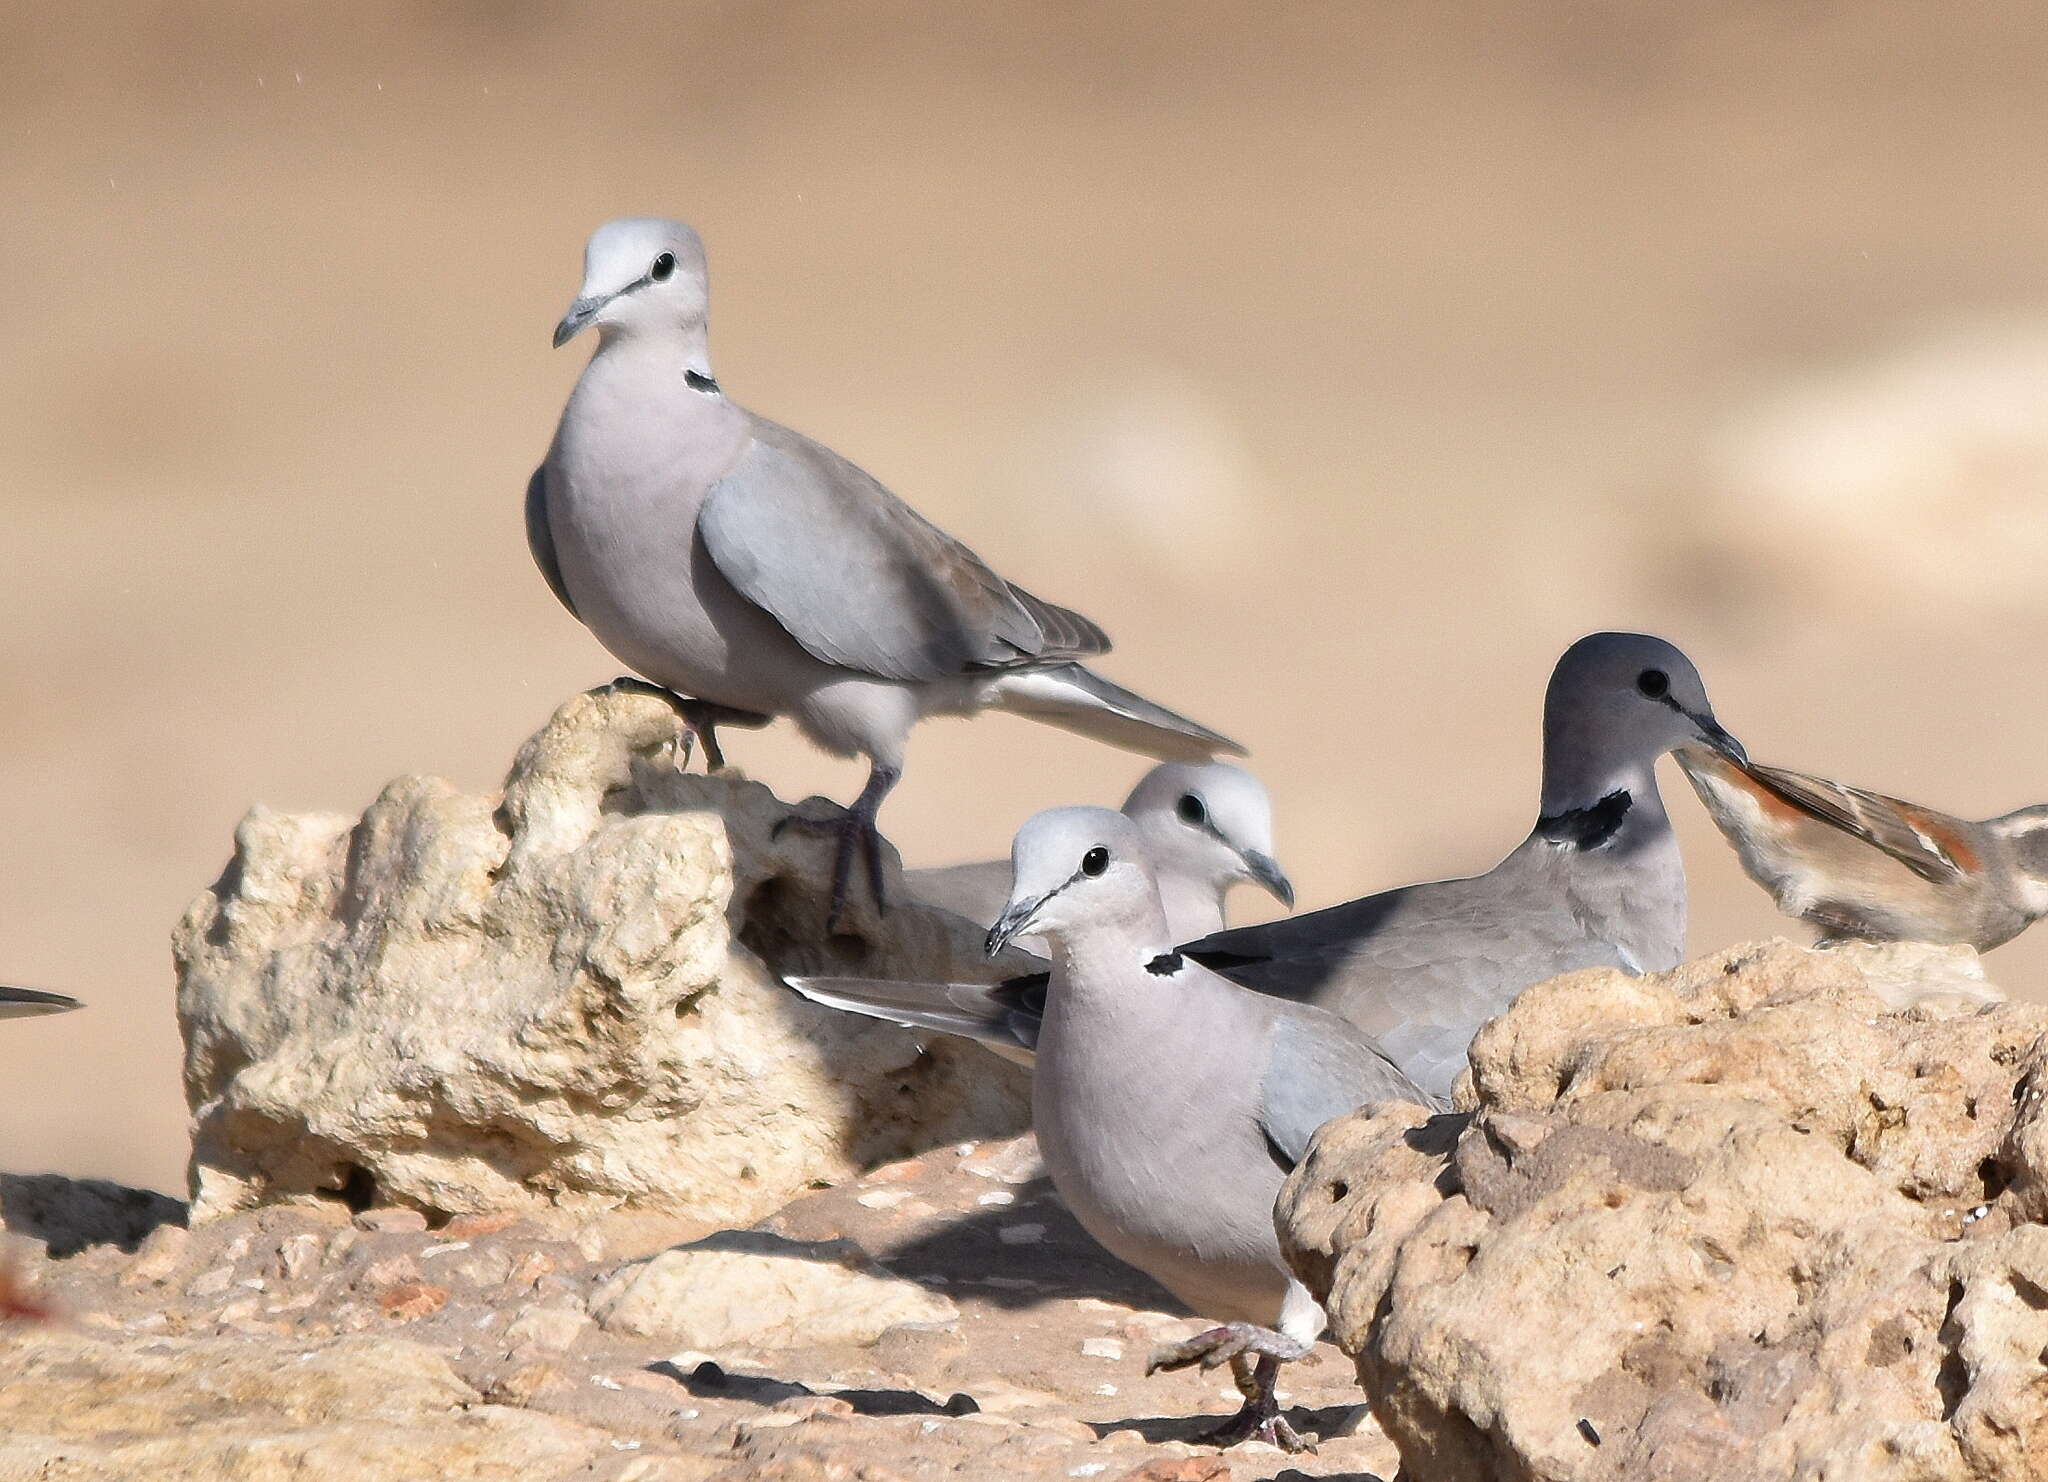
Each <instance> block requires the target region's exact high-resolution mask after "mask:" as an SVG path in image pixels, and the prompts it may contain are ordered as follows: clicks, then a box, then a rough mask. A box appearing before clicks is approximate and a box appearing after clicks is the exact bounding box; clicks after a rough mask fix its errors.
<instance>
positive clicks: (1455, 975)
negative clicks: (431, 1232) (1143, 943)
mask: <svg viewBox="0 0 2048 1482" xmlns="http://www.w3.org/2000/svg"><path fill="white" fill-rule="evenodd" d="M1648 675H1655V676H1657V677H1658V680H1659V681H1661V684H1662V688H1661V691H1660V693H1659V694H1657V695H1654V696H1653V695H1650V694H1647V693H1645V692H1644V689H1643V683H1644V679H1645V676H1648ZM1657 687H1658V685H1657V682H1656V681H1653V682H1651V688H1657ZM1687 743H1693V744H1705V745H1706V746H1708V747H1711V748H1714V749H1716V750H1717V752H1719V753H1721V754H1726V755H1732V756H1740V755H1741V748H1740V746H1739V745H1738V744H1737V743H1736V741H1735V740H1734V738H1733V737H1731V736H1730V735H1729V734H1728V733H1727V732H1726V731H1725V730H1723V729H1722V728H1721V726H1720V723H1719V722H1718V721H1717V720H1715V718H1714V714H1713V710H1712V708H1711V706H1710V705H1709V704H1708V701H1707V695H1706V687H1705V685H1704V684H1703V683H1702V682H1701V680H1700V678H1699V675H1698V673H1697V671H1695V670H1694V668H1693V666H1692V663H1691V661H1690V660H1688V659H1687V658H1686V657H1685V656H1684V655H1683V654H1682V653H1680V652H1679V651H1678V650H1677V649H1676V648H1674V647H1672V646H1671V645H1670V644H1668V643H1666V642H1664V641H1663V640H1662V639H1658V638H1650V637H1646V636H1644V635H1641V634H1634V633H1596V634H1593V635H1592V636H1590V637H1588V638H1584V639H1581V640H1580V641H1579V642H1578V643H1576V644H1574V645H1572V647H1571V648H1570V649H1569V650H1568V651H1567V652H1566V653H1565V655H1564V656H1563V657H1562V658H1561V659H1559V660H1558V663H1557V667H1556V669H1555V670H1554V671H1553V672H1552V675H1551V680H1550V686H1549V690H1548V693H1547V695H1546V697H1545V703H1544V749H1543V791H1542V800H1541V804H1540V808H1539V813H1540V816H1539V817H1538V819H1537V821H1536V826H1535V827H1534V828H1533V829H1531V830H1530V833H1529V836H1528V838H1526V839H1525V840H1523V842H1522V843H1521V845H1520V846H1519V847H1517V848H1516V849H1515V850H1514V851H1513V852H1512V853H1510V854H1509V855H1508V856H1507V857H1506V858H1505V859H1503V860H1502V861H1501V862H1500V863H1499V864H1497V865H1496V866H1494V867H1493V868H1492V869H1491V870H1489V871H1487V872H1486V873H1485V874H1483V875H1474V876H1470V877H1468V878H1464V879H1456V880H1439V881H1434V882H1431V883H1428V884H1422V885H1409V886H1404V887H1401V888H1400V889H1396V890H1388V891H1383V892H1381V893H1380V894H1378V895H1370V896H1366V897H1363V898H1362V899H1359V900H1354V901H1347V902H1345V903H1343V904H1342V905H1336V906H1330V907H1327V908H1326V909H1324V910H1321V911H1311V912H1307V913H1305V914H1302V915H1299V916H1291V917H1285V918H1282V919H1280V920H1277V921H1269V922H1265V923H1262V924H1260V925H1257V926H1246V927H1239V928H1237V929H1235V930H1231V931H1222V932H1216V933H1213V934H1211V935H1209V936H1206V937H1202V938H1199V939H1197V940H1195V941H1192V942H1188V943H1187V944H1186V945H1185V946H1184V947H1183V948H1182V950H1183V951H1185V952H1186V953H1187V954H1189V955H1190V956H1191V957H1193V958H1195V959H1196V960H1197V961H1199V962H1201V963H1203V964H1204V965H1205V966H1208V967H1210V968H1212V969H1214V970H1215V971H1216V972H1219V973H1221V974H1223V975H1224V976H1225V977H1228V978H1230V979H1232V980H1233V981H1234V982H1237V983H1240V984H1242V985H1244V986H1245V987H1248V988H1255V989H1257V990H1259V991H1260V992H1262V993H1268V994H1272V995H1274V996H1276V997H1280V998H1286V999H1291V1000H1297V1001H1301V1002H1305V1003H1314V1004H1318V1005H1321V1006H1322V1007H1324V1008H1327V1009H1329V1010H1331V1011H1333V1012H1334V1013H1336V1014H1338V1015H1340V1016H1342V1017H1343V1018H1344V1019H1346V1020H1347V1021H1349V1022H1350V1023H1351V1024H1352V1025H1353V1026H1354V1027H1356V1028H1357V1029H1359V1030H1361V1031H1363V1032H1364V1033H1365V1035H1366V1036H1367V1037H1368V1038H1370V1039H1371V1040H1372V1041H1373V1042H1374V1043H1375V1044H1376V1045H1377V1046H1378V1047H1379V1048H1380V1049H1381V1050H1383V1051H1384V1052H1385V1053H1386V1054H1387V1055H1388V1056H1390V1057H1391V1058H1392V1059H1393V1061H1394V1062H1395V1064H1397V1065H1399V1066H1400V1068H1401V1069H1402V1071H1403V1072H1404V1073H1406V1074H1407V1075H1409V1076H1410V1077H1412V1078H1413V1079H1414V1080H1415V1082H1416V1083H1417V1084H1418V1085H1420V1086H1422V1087H1423V1088H1424V1089H1425V1090H1427V1091H1429V1092H1431V1093H1432V1094H1434V1095H1437V1096H1448V1095H1449V1094H1450V1090H1451V1086H1452V1083H1453V1082H1454V1081H1455V1080H1456V1079H1457V1075H1458V1072H1459V1071H1460V1070H1462V1069H1463V1068H1464V1065H1465V1052H1466V1050H1467V1049H1468V1048H1469V1047H1470V1045H1471V1042H1472V1036H1473V1035H1474V1034H1476V1033H1477V1032H1478V1031H1479V1028H1480V1026H1481V1025H1483V1024H1485V1023H1486V1022H1487V1020H1489V1019H1491V1018H1493V1017H1495V1016H1496V1015H1497V1014H1499V1013H1500V1012H1501V1011H1502V1010H1503V1009H1505V1008H1506V1007H1507V1006H1508V1004H1509V1003H1510V1002H1512V1001H1513V999H1514V997H1515V995H1516V994H1518V993H1520V992H1521V991H1522V990H1523V989H1524V988H1526V987H1528V986H1529V985H1530V984H1532V983H1539V982H1541V981H1543V980H1544V979H1545V978H1550V977H1555V976H1556V975H1557V974H1559V973H1564V972H1571V971H1574V970H1576V969H1578V968H1587V967H1616V968H1621V969H1623V970H1624V971H1627V972H1632V973H1642V972H1660V971H1663V970H1664V969H1667V968H1671V967H1675V966H1677V965H1678V963H1679V961H1680V960H1681V958H1682V957H1683V956H1684V952H1685V866H1684V862H1683V861H1682V860H1681V859H1680V857H1679V852H1678V840H1677V837H1676V836H1675V835H1674V834H1673V833H1672V831H1671V823H1670V819H1669V817H1668V815H1667V814H1666V813H1665V811H1664V803H1663V799H1662V797H1661V796H1660V795H1659V793H1658V791H1657V778H1656V763H1657V759H1658V758H1659V757H1661V756H1662V755H1663V754H1664V753H1665V752H1666V751H1668V750H1670V749H1672V748H1673V747H1676V746H1680V745H1684V744H1687ZM2044 839H2048V835H2044ZM1037 991H1038V990H1037V989H1036V987H1035V985H1034V984H1033V983H1032V982H1031V980H1029V979H1018V980H1015V981H1013V982H1011V983H1007V984H998V985H995V986H994V987H976V986H973V985H952V986H951V987H949V988H948V989H947V996H946V998H945V1000H944V1001H943V1002H934V1003H929V1004H919V1003H917V1002H915V1001H914V997H913V995H911V994H909V993H907V992H904V991H901V990H892V993H891V994H890V995H889V1002H888V1003H886V1004H875V1005H870V1006H869V1007H870V1009H871V1011H872V1012H874V1013H875V1014H877V1015H878V1016H879V1017H882V1018H887V1019H891V1020H893V1021H894V1022H897V1023H905V1024H911V1025H914V1026H917V1027H923V1028H930V1029H938V1030H941V1031H943V1032H945V1033H949V1034H965V1035H968V1036H969V1037H971V1038H975V1039H980V1040H982V1041H983V1042H984V1043H987V1044H989V1045H990V1046H991V1047H992V1048H995V1049H997V1050H998V1051H999V1052H1001V1053H1005V1054H1007V1055H1008V1056H1009V1058H1012V1059H1021V1058H1023V1057H1022V1054H1021V1051H1022V1050H1023V1049H1025V1048H1028V1047H1029V1046H1030V1045H1031V1044H1032V1043H1034V1042H1035V1038H1036V1036H1035V1035H1034V1034H1033V1032H1032V1025H1031V1013H1032V1010H1033V1007H1034V1003H1035V999H1034V994H1035V993H1036V992H1037ZM844 997H845V999H846V1000H847V1001H846V1002H844V1003H842V1005H841V1006H842V1007H852V1008H857V1007H860V1006H861V1003H860V1000H859V994H858V993H857V992H856V991H855V990H853V989H852V988H851V987H849V988H848V990H847V991H846V993H845V994H844ZM926 1011H929V1012H926Z"/></svg>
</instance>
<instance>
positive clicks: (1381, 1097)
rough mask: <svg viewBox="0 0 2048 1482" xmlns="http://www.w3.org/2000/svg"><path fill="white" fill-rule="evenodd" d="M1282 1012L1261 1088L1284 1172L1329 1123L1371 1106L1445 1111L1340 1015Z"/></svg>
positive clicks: (1263, 1112)
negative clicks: (1389, 1103)
mask: <svg viewBox="0 0 2048 1482" xmlns="http://www.w3.org/2000/svg"><path fill="white" fill-rule="evenodd" d="M1275 1007H1276V1008H1277V1009H1278V1012H1276V1013H1275V1015H1274V1017H1273V1030H1272V1034H1271V1036H1270V1038H1269V1041H1268V1049H1267V1055H1266V1065H1265V1072H1264V1074H1263V1075H1262V1076H1261V1077H1260V1081H1259V1127H1260V1130H1262V1131H1263V1132H1264V1133H1265V1134H1266V1142H1267V1144H1268V1146H1269V1147H1270V1148H1271V1150H1272V1153H1273V1158H1274V1161H1275V1162H1277V1163H1279V1164H1280V1165H1281V1167H1283V1168H1288V1169H1291V1168H1293V1167H1294V1165H1295V1164H1297V1163H1299V1162H1300V1161H1301V1160H1302V1157H1303V1156H1304V1155H1305V1154H1306V1153H1307V1152H1308V1142H1309V1139H1310V1138H1311V1137H1313V1136H1315V1132H1316V1129H1317V1128H1318V1127H1320V1126H1322V1125H1323V1123H1325V1122H1327V1121H1329V1120H1330V1119H1331V1118H1333V1117H1341V1116H1343V1115H1344V1114H1345V1113H1346V1112H1350V1111H1355V1110H1357V1109H1358V1108H1359V1107H1361V1106H1365V1105H1367V1104H1368V1103H1370V1102H1375V1101H1413V1102H1415V1103H1416V1104H1417V1105H1420V1106H1426V1107H1429V1108H1431V1109H1432V1110H1435V1109H1437V1108H1438V1107H1440V1106H1441V1105H1442V1103H1441V1101H1440V1100H1439V1099H1438V1098H1436V1097H1433V1096H1431V1095H1429V1094H1428V1093H1427V1092H1425V1091H1424V1090H1423V1089H1422V1088H1421V1087H1419V1086H1417V1085H1416V1084H1415V1083H1414V1082H1413V1081H1411V1080H1409V1079H1408V1077H1407V1076H1405V1075H1403V1074H1402V1073H1401V1070H1400V1067H1399V1066H1397V1065H1395V1064H1394V1062H1393V1061H1391V1060H1389V1059H1388V1058H1387V1057H1386V1056H1385V1055H1383V1054H1381V1053H1380V1052H1379V1050H1378V1049H1377V1048H1375V1047H1374V1046H1373V1045H1372V1044H1371V1042H1370V1041H1368V1040H1366V1039H1365V1038H1364V1037H1363V1036H1362V1035H1360V1034H1359V1033H1358V1032H1357V1031H1356V1030H1354V1029H1353V1028H1351V1026H1350V1025H1348V1024H1346V1023H1345V1022H1344V1021H1343V1020H1341V1019H1339V1018H1337V1017H1336V1016H1335V1015H1333V1014H1326V1013H1323V1012H1321V1011H1320V1010H1317V1009H1312V1008H1308V1007H1305V1006H1303V1005H1300V1004H1281V1005H1276V1006H1275Z"/></svg>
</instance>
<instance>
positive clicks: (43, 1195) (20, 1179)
mask: <svg viewBox="0 0 2048 1482" xmlns="http://www.w3.org/2000/svg"><path fill="white" fill-rule="evenodd" d="M184 1223H185V1205H184V1203H183V1201H181V1200H177V1199H173V1198H171V1197H170V1196H169V1195H168V1194H159V1193H157V1192H156V1191H155V1190H153V1189H131V1188H128V1187H127V1186H125V1185H123V1184H116V1183H109V1182H107V1181H106V1180H104V1179H97V1178H66V1177H65V1176H64V1175H63V1174H61V1173H0V1229H4V1230H6V1231H7V1232H8V1233H10V1234H14V1235H26V1236H28V1237H29V1238H30V1239H32V1240H40V1241H42V1242H43V1243H44V1244H45V1245H46V1246H48V1247H49V1252H50V1254H51V1255H52V1256H55V1257H60V1258H61V1257H64V1256H73V1255H77V1254H78V1252H80V1251H82V1250H85V1249H86V1248H88V1247H89V1246H95V1245H118V1246H119V1247H120V1248H121V1249H122V1250H125V1251H132V1250H134V1249H135V1247H136V1246H138V1245H140V1244H141V1243H142V1241H143V1238H144V1237H145V1236H147V1235H148V1234H149V1232H150V1231H152V1230H154V1229H155V1228H156V1227H157V1226H158V1225H182V1224H184Z"/></svg>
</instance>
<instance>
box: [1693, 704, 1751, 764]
mask: <svg viewBox="0 0 2048 1482" xmlns="http://www.w3.org/2000/svg"><path fill="white" fill-rule="evenodd" d="M1688 714H1690V712H1688ZM1692 723H1693V724H1694V725H1696V726H1698V727H1699V728H1700V739H1701V740H1702V741H1704V742H1706V743H1707V745H1709V746H1711V747H1713V748H1714V750H1716V751H1718V752H1720V753H1721V755H1723V756H1725V757H1727V758H1728V759H1729V760H1730V761H1733V762H1734V763H1735V764H1736V765H1737V766H1742V767H1746V766H1748V765H1749V753H1748V752H1747V751H1744V750H1743V749H1742V743H1741V742H1740V741H1738V740H1736V739H1735V738H1734V737H1733V736H1731V735H1729V734H1728V732H1727V731H1726V730H1724V729H1723V728H1722V726H1721V722H1719V721H1718V720H1715V719H1714V717H1713V716H1711V715H1694V716H1692Z"/></svg>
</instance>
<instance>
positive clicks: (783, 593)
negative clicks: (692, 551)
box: [697, 418, 1109, 682]
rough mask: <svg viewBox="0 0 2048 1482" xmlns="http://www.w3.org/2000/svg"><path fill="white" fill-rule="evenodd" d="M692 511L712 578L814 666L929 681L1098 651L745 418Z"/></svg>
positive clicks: (884, 504) (875, 494)
mask: <svg viewBox="0 0 2048 1482" xmlns="http://www.w3.org/2000/svg"><path fill="white" fill-rule="evenodd" d="M753 433H754V437H753V441H752V442H751V443H750V444H749V446H748V447H747V450H746V451H745V452H744V453H743V454H741V456H740V459H739V461H738V463H736V464H735V465H734V466H733V468H732V469H731V470H730V471H729V472H727V473H726V474H725V476H724V477H722V478H720V479H719V480H718V481H717V482H716V483H715V484H713V485H712V486H711V489H710V492H709V493H708V494H707V495H706V497H705V500H704V507H703V510H702V512H701V513H700V514H699V516H698V519H697V529H698V531H699V533H700V534H701V535H702V536H703V538H704V546H705V549H706V550H707V551H709V552H710V554H711V559H712V561H713V562H715V563H716V564H717V566H718V569H719V572H720V573H721V574H722V575H723V576H724V577H725V579H726V580H727V581H729V582H731V583H732V584H733V586H734V587H736V588H738V590H739V591H740V593H741V594H742V595H743V596H745V597H746V598H747V600H748V601H750V602H752V603H754V604H755V605H756V606H757V607H760V608H763V609H765V610H766V611H767V612H768V613H769V614H770V615H771V616H773V617H774V618H775V620H776V621H777V622H779V623H780V624H781V625H782V626H783V627H784V628H785V629H787V630H788V632H789V634H790V636H791V637H792V638H794V639H796V641H797V642H798V643H800V644H802V645H803V647H804V648H805V649H806V650H808V651H809V652H810V653H811V655H812V656H813V657H815V658H817V659H820V660H822V661H823V662H825V663H828V664H833V665H837V666H838V667H840V668H843V669H854V670H858V671H860V672H862V673H867V674H874V675H878V676H880V677H882V678H885V679H898V680H907V681H913V682H917V681H930V680H936V679H944V678H948V677H951V676H955V675H960V674H965V673H968V672H970V671H972V670H975V669H1002V668H1010V667H1014V666H1018V665H1027V664H1038V663H1052V662H1058V661H1061V660H1067V659H1076V658H1085V657H1087V656H1089V655H1091V654H1099V653H1103V652H1105V651H1106V650H1107V649H1108V648H1109V639H1108V638H1107V637H1106V636H1105V635H1104V634H1103V632H1102V630H1101V629H1100V628H1098V627H1096V626H1095V624H1093V623H1091V622H1089V621H1088V619H1086V618H1084V617H1082V616H1081V615H1080V614H1079V613H1074V612H1069V611H1067V610H1066V609H1065V608H1063V607H1055V606H1054V605H1053V604H1052V603H1050V602H1043V601H1040V600H1039V599H1038V598H1036V597H1034V596H1032V595H1031V594H1030V593H1029V592H1026V591H1024V590H1023V589H1022V588H1020V587H1016V586H1012V585H1011V584H1010V583H1009V582H1006V581H1004V580H1003V579H1002V578H1001V577H999V576H997V575H996V574H995V573H994V572H993V571H991V570H989V569H988V567H987V566H985V565H983V564H982V562H981V561H980V559H979V558H977V557H976V556H975V554H974V552H972V551H970V550H968V549H967V547H966V546H964V545H962V544H961V543H960V542H959V541H957V540H955V539H953V537H952V536H950V535H948V534H946V533H945V532H944V531H943V530H940V529H939V528H938V527H937V526H936V525H933V524H931V523H930V522H929V521H927V520H926V519H924V518H923V517H922V516H921V515H919V514H918V513H917V512H916V511H915V510H913V509H911V508H910V507H909V506H908V505H906V504H904V503H903V501H901V500H900V499H898V498H897V497H896V496H895V495H893V494H891V493H890V492H889V491H888V490H887V489H885V488H883V487H882V486H881V485H880V484H879V483H877V482H876V481H875V480H874V479H873V478H871V477H869V476H868V475H867V474H866V473H864V472H863V471H862V470H860V469H859V468H856V467H855V466H854V465H853V464H851V463H849V462H847V461H846V460H845V459H844V458H842V457H840V456H839V455H838V454H837V453H834V452H833V451H832V450H831V449H830V448H827V447H824V446H822V445H820V444H818V443H815V442H812V441H811V440H810V439H809V438H807V437H804V436H802V435H801V434H799V433H795V432H792V431H790V430H789V429H788V428H786V427H782V426H779V425H777V424H776V423H773V422H769V421H766V420H765V419H762V418H755V419H754V425H753Z"/></svg>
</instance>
